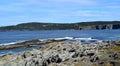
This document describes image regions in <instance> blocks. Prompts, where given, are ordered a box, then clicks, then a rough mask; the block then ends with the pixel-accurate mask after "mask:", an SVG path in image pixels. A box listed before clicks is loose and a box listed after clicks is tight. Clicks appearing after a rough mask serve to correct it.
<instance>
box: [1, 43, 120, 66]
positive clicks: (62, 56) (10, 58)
mask: <svg viewBox="0 0 120 66" xmlns="http://www.w3.org/2000/svg"><path fill="white" fill-rule="evenodd" d="M119 44H120V42H119V41H117V42H115V41H103V42H97V43H93V44H81V43H79V42H72V43H68V42H64V43H62V42H52V43H49V44H45V45H42V46H41V47H40V48H39V49H33V50H31V51H24V52H21V53H19V54H16V55H4V56H1V57H0V66H119V65H120V46H119Z"/></svg>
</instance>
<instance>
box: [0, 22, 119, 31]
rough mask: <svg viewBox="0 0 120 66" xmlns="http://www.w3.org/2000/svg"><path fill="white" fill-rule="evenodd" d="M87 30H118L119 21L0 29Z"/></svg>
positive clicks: (24, 24) (42, 24)
mask: <svg viewBox="0 0 120 66" xmlns="http://www.w3.org/2000/svg"><path fill="white" fill-rule="evenodd" d="M72 29H74V30H88V29H120V21H94V22H79V23H39V22H31V23H22V24H18V25H14V26H5V27H0V31H11V30H72Z"/></svg>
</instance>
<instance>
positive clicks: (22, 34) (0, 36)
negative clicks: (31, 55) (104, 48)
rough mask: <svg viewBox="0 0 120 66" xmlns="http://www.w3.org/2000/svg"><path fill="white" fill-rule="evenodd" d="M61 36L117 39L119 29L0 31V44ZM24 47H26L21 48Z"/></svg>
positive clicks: (119, 34) (2, 52) (119, 33)
mask: <svg viewBox="0 0 120 66" xmlns="http://www.w3.org/2000/svg"><path fill="white" fill-rule="evenodd" d="M62 37H76V38H90V37H91V38H93V39H99V40H118V39H120V30H40V31H9V32H0V44H5V43H10V42H17V41H24V40H32V39H49V38H62ZM22 49H26V48H22ZM19 51H22V50H21V49H17V50H6V51H5V50H4V51H0V54H5V53H8V52H19Z"/></svg>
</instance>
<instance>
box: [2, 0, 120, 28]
mask: <svg viewBox="0 0 120 66" xmlns="http://www.w3.org/2000/svg"><path fill="white" fill-rule="evenodd" d="M114 20H116V21H119V20H120V0H0V26H7V25H16V24H19V23H25V22H43V23H45V22H47V23H74V22H86V21H114Z"/></svg>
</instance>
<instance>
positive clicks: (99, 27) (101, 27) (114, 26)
mask: <svg viewBox="0 0 120 66" xmlns="http://www.w3.org/2000/svg"><path fill="white" fill-rule="evenodd" d="M78 29H80V30H105V29H110V30H111V29H120V24H107V25H92V26H79V28H78Z"/></svg>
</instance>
